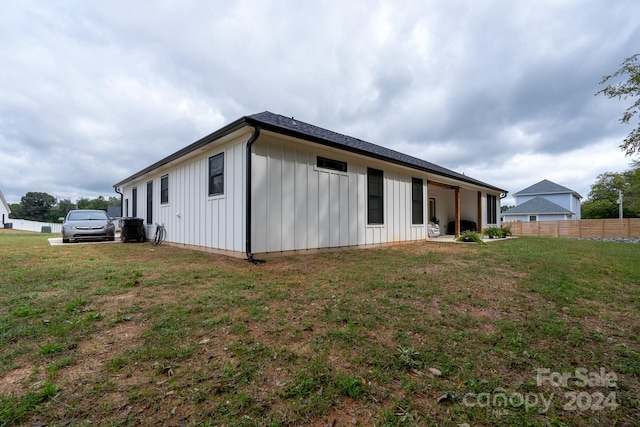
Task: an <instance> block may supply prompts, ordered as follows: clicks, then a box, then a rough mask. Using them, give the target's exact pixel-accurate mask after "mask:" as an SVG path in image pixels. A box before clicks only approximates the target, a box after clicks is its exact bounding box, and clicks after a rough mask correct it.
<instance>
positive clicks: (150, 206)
mask: <svg viewBox="0 0 640 427" xmlns="http://www.w3.org/2000/svg"><path fill="white" fill-rule="evenodd" d="M147 224H153V181H148V182H147Z"/></svg>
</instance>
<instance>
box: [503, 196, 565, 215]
mask: <svg viewBox="0 0 640 427" xmlns="http://www.w3.org/2000/svg"><path fill="white" fill-rule="evenodd" d="M502 214H503V215H528V214H573V212H571V211H570V210H568V209H565V208H563V207H562V206H558V205H556V204H555V203H553V202H550V201H549V200H547V199H544V198H542V197H534V198H533V199H531V200H527V201H526V202H524V203H523V204H521V205H518V206H515V207H513V208H511V209H509V210H508V211H505V212H503V213H502Z"/></svg>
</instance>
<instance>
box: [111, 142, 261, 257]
mask: <svg viewBox="0 0 640 427" xmlns="http://www.w3.org/2000/svg"><path fill="white" fill-rule="evenodd" d="M249 136H250V134H244V135H242V136H240V137H238V138H236V139H234V140H233V141H231V142H229V143H226V144H224V145H221V146H214V147H207V149H206V150H204V151H201V152H200V153H199V154H198V155H197V156H193V157H191V158H189V159H186V160H183V161H181V162H178V163H177V164H175V165H171V166H167V167H164V168H162V169H160V170H157V171H156V172H154V173H153V175H152V176H145V177H142V178H140V179H139V180H137V181H135V182H134V183H131V184H128V185H127V186H126V187H124V188H123V194H124V199H128V200H129V212H128V214H127V213H125V215H129V216H130V215H131V213H132V205H131V204H132V198H131V196H132V189H133V188H134V187H137V189H138V195H137V199H138V200H137V205H138V206H137V217H139V218H145V219H146V209H147V205H146V200H147V194H146V190H147V186H146V183H147V182H148V181H149V180H153V192H154V194H153V207H152V209H153V223H154V224H161V225H164V227H165V229H166V232H167V233H166V240H167V241H168V242H173V243H179V244H184V245H192V246H201V247H206V248H213V249H219V250H224V251H232V252H244V247H245V234H244V210H245V200H244V186H245V174H244V170H245V164H246V161H245V147H246V141H247V139H248V138H249ZM220 153H224V194H222V195H218V196H209V194H208V192H209V191H208V181H209V157H211V156H215V155H217V154H220ZM164 175H168V179H169V202H168V203H164V204H162V203H160V180H161V178H162V177H163V176H164ZM147 237H149V238H151V237H152V236H147Z"/></svg>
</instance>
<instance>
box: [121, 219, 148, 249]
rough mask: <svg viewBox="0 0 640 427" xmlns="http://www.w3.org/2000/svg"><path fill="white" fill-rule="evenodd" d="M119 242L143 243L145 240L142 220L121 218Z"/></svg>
mask: <svg viewBox="0 0 640 427" xmlns="http://www.w3.org/2000/svg"><path fill="white" fill-rule="evenodd" d="M120 240H122V241H123V242H124V243H126V242H144V241H145V240H147V236H146V235H145V231H144V220H143V219H142V218H122V231H121V232H120Z"/></svg>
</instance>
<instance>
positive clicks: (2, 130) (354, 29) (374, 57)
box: [0, 0, 640, 203]
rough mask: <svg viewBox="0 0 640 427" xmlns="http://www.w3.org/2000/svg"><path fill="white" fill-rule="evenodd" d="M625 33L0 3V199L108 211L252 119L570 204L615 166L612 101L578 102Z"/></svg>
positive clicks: (417, 14)
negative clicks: (353, 141) (535, 188)
mask: <svg viewBox="0 0 640 427" xmlns="http://www.w3.org/2000/svg"><path fill="white" fill-rule="evenodd" d="M638 16H640V2H638V1H637V0H616V1H610V0H589V1H584V0H566V1H565V0H534V1H531V0H520V1H518V0H504V1H502V0H484V1H481V0H478V1H471V0H466V1H462V0H447V1H444V0H439V1H436V0H390V1H384V0H380V1H376V0H317V1H303V0H280V1H277V0H255V1H231V0H224V1H217V0H215V1H214V0H202V1H198V0H193V1H186V0H180V1H178V0H174V1H151V0H149V1H130V0H127V1H120V0H115V1H114V0H109V1H99V0H95V1H86V0H77V1H72V0H68V1H67V0H59V1H55V2H54V1H48V0H42V1H30V0H0V191H2V192H3V194H4V195H5V198H6V199H7V201H8V202H9V203H19V201H20V198H21V197H22V196H24V195H25V194H26V193H27V192H29V191H42V192H46V193H49V194H51V195H54V196H56V197H58V198H60V199H70V200H72V201H74V202H75V201H76V200H77V199H78V198H81V197H87V198H95V197H97V196H100V195H103V196H105V197H109V196H117V194H116V193H114V191H113V184H115V183H116V182H118V181H120V180H122V179H123V178H126V177H128V176H129V175H131V174H133V173H135V172H137V171H139V170H141V169H143V168H144V167H146V166H148V165H149V164H151V163H153V162H155V161H157V160H159V159H161V158H163V157H165V156H167V155H169V154H171V153H173V152H175V151H177V150H178V149H180V148H183V147H184V146H186V145H188V144H190V143H192V142H194V141H195V140H197V139H199V138H201V137H202V136H205V135H207V134H209V133H211V132H213V131H214V130H217V129H218V128H220V127H222V126H223V125H225V124H227V123H229V122H232V121H234V120H236V119H237V118H239V117H241V116H244V115H248V114H254V113H258V112H261V111H265V110H269V111H272V112H274V113H278V114H283V115H285V116H294V117H296V119H298V120H301V121H305V122H308V123H312V124H315V125H318V126H321V127H324V128H327V129H331V130H334V131H337V132H340V133H344V134H348V135H351V136H354V137H358V138H361V139H365V140H367V141H370V142H373V143H375V144H379V145H383V146H386V147H389V148H392V149H395V150H398V151H401V152H404V153H407V154H411V155H413V156H416V157H419V158H422V159H425V160H428V161H431V162H434V163H437V164H440V165H442V166H445V167H448V168H450V169H453V170H456V171H458V172H463V173H465V174H467V175H469V176H472V177H474V178H476V179H479V180H482V181H485V182H488V183H490V184H493V185H495V186H498V187H501V188H505V189H507V190H509V191H510V192H511V193H514V192H516V191H518V190H521V189H523V188H525V187H527V186H529V185H531V184H534V183H536V182H538V181H540V180H542V179H550V180H552V181H554V182H556V183H558V184H562V185H565V186H567V187H569V188H571V189H573V190H576V191H578V192H579V193H580V194H581V195H582V196H583V197H585V198H586V197H587V195H588V193H589V190H590V186H591V185H592V184H593V183H594V182H595V180H596V176H597V175H598V174H600V173H603V172H606V171H613V172H621V171H624V170H626V169H628V168H629V161H630V160H631V159H630V158H628V157H625V156H624V154H623V153H622V152H621V151H620V149H619V148H618V146H619V145H620V143H621V142H622V140H623V138H624V137H625V136H626V135H627V134H628V133H629V132H630V131H631V129H632V127H633V124H632V125H629V126H624V125H621V124H620V123H619V122H618V119H619V118H620V117H621V115H622V113H623V111H624V109H626V107H627V106H628V105H630V102H627V103H625V101H617V100H609V99H607V98H605V97H604V96H602V95H600V96H594V94H595V93H596V92H597V91H598V90H599V89H600V88H601V86H600V85H599V82H600V80H601V78H602V76H603V75H606V74H610V73H612V72H614V71H615V70H617V69H618V67H619V65H620V63H621V62H622V61H623V60H624V58H626V57H629V56H631V55H633V54H635V53H638V52H640V27H639V24H638ZM509 201H510V199H506V202H507V203H508V202H509ZM511 201H512V200H511Z"/></svg>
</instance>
